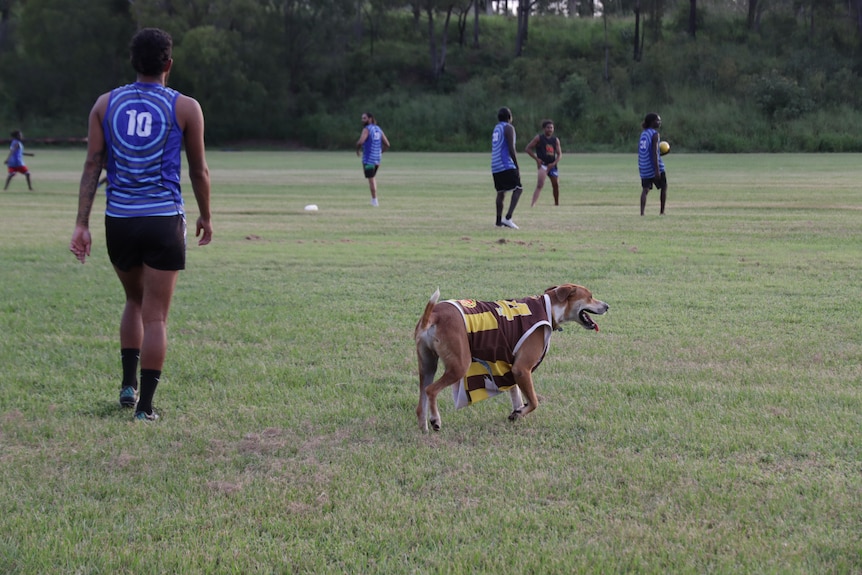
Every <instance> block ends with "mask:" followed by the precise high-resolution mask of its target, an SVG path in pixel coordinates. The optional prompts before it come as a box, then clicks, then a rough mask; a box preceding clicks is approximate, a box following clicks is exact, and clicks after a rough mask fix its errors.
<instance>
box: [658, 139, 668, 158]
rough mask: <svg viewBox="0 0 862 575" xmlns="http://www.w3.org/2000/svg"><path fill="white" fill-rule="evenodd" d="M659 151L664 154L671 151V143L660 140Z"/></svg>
mask: <svg viewBox="0 0 862 575" xmlns="http://www.w3.org/2000/svg"><path fill="white" fill-rule="evenodd" d="M658 151H659V152H660V153H661V155H662V156H664V155H665V154H667V153H668V152H670V144H668V143H667V142H659V143H658Z"/></svg>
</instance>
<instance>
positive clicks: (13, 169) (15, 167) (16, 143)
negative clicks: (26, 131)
mask: <svg viewBox="0 0 862 575" xmlns="http://www.w3.org/2000/svg"><path fill="white" fill-rule="evenodd" d="M23 139H24V135H23V134H22V133H21V132H20V130H15V131H14V132H12V143H11V144H9V156H7V157H6V160H5V161H4V162H3V163H4V164H6V167H7V170H6V171H7V172H8V174H9V175H8V176H6V185H5V186H3V189H4V190H6V189H7V188H8V187H9V182H11V181H12V178H13V177H15V174H24V177H25V178H26V179H27V188H28V189H29V190H30V191H31V192H32V191H33V186H31V185H30V170H28V169H27V165H26V164H24V156H33V155H34V154H30V153H28V152H25V151H24V142H23V141H22V140H23Z"/></svg>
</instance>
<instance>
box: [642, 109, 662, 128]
mask: <svg viewBox="0 0 862 575" xmlns="http://www.w3.org/2000/svg"><path fill="white" fill-rule="evenodd" d="M656 120H658V114H656V113H655V112H650V113H649V114H647V115H646V117H645V118H644V123H643V124H641V127H642V128H643V129H644V130H646V129H647V128H649V127H650V126H652V125H653V124H654V123H655V121H656Z"/></svg>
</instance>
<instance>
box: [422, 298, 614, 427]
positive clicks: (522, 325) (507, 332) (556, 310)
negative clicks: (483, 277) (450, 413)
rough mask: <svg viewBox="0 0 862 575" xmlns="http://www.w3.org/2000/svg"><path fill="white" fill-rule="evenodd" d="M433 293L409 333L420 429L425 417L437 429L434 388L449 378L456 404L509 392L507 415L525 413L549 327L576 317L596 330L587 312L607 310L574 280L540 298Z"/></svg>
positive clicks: (532, 404) (532, 400)
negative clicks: (413, 351) (448, 297)
mask: <svg viewBox="0 0 862 575" xmlns="http://www.w3.org/2000/svg"><path fill="white" fill-rule="evenodd" d="M439 297H440V290H439V289H438V290H437V291H435V292H434V294H433V295H432V296H431V298H430V299H429V300H428V304H427V305H426V306H425V311H424V313H423V314H422V317H421V318H419V323H417V324H416V330H415V332H414V339H415V340H416V353H417V355H418V357H419V405H418V406H417V407H416V416H417V417H418V418H419V428H420V429H421V430H423V431H427V430H428V421H429V416H430V422H431V427H432V429H434V430H435V431H439V430H440V424H441V420H440V413H439V411H438V410H437V394H439V393H440V392H441V391H442V390H443V389H445V388H447V387H449V386H450V385H454V384H459V388H458V389H456V390H455V392H456V393H455V394H454V395H455V397H456V405H458V396H459V393H460V396H461V398H463V400H464V401H463V404H465V405H466V404H467V403H470V402H473V401H477V400H479V399H483V398H484V397H488V396H489V395H490V394H495V393H497V392H499V391H505V390H508V391H509V395H510V397H511V400H512V413H511V414H510V415H509V419H510V420H512V421H514V420H516V419H518V418H519V417H522V416H524V415H526V414H528V413H530V412H531V411H533V410H534V409H536V407H537V406H538V405H539V400H538V398H537V397H536V391H535V389H534V388H533V375H532V373H533V370H535V369H536V367H538V365H539V363H541V361H542V359H543V358H544V356H545V353H546V352H547V350H548V346H549V343H550V338H551V332H552V330H558V329H560V328H559V326H560V325H561V324H563V323H565V322H568V321H575V322H577V323H579V324H580V325H581V326H583V327H584V328H586V329H589V330H595V331H598V329H599V328H598V325H596V322H594V321H593V320H592V318H591V317H590V315H589V314H599V315H601V314H603V313H605V312H606V311H608V304H606V303H605V302H603V301H599V300H597V299H595V298H593V294H592V293H591V292H590V290H588V289H587V288H585V287H583V286H579V285H575V284H564V285H560V286H554V287H551V288H548V289H547V290H545V292H544V294H542V295H540V296H533V297H528V298H522V299H518V300H498V301H495V302H477V301H475V300H448V301H442V302H440V303H437V300H438V299H439ZM488 338H492V339H488ZM438 359H442V360H443V365H444V368H445V369H444V372H443V375H441V376H440V377H439V378H438V379H437V380H436V381H434V376H435V375H436V374H437V362H438ZM471 381H472V383H471ZM459 389H460V391H459ZM489 389H490V390H491V392H490V394H489V392H488V390H489ZM522 392H523V394H524V395H525V396H526V398H527V402H526V404H525V403H524V401H523V399H522V397H521V393H522Z"/></svg>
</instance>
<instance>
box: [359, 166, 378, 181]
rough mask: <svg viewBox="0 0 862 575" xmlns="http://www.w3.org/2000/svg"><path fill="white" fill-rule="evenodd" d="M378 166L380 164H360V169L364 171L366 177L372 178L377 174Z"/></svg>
mask: <svg viewBox="0 0 862 575" xmlns="http://www.w3.org/2000/svg"><path fill="white" fill-rule="evenodd" d="M379 167H380V164H377V165H375V164H362V170H363V171H364V172H365V177H366V178H373V177H374V176H376V175H377V168H379Z"/></svg>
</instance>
